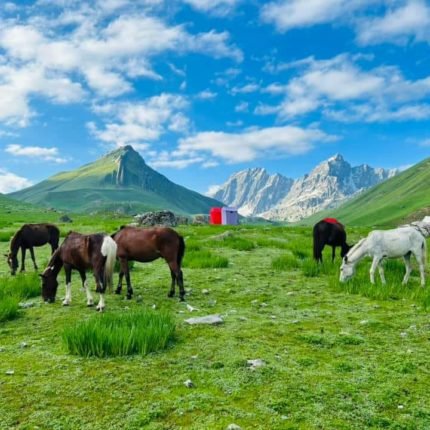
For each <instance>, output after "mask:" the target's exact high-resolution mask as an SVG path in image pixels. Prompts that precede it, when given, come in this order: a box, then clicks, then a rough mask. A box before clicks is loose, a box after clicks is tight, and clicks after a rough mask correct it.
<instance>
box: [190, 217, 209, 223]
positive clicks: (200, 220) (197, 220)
mask: <svg viewBox="0 0 430 430" xmlns="http://www.w3.org/2000/svg"><path fill="white" fill-rule="evenodd" d="M192 224H193V225H205V224H209V216H208V215H194V216H193V219H192Z"/></svg>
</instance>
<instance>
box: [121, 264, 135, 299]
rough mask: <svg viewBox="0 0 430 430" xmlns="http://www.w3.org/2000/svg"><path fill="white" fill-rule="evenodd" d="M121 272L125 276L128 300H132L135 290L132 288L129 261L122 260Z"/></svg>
mask: <svg viewBox="0 0 430 430" xmlns="http://www.w3.org/2000/svg"><path fill="white" fill-rule="evenodd" d="M121 272H123V274H124V275H125V282H126V283H127V296H126V298H127V300H130V299H131V298H132V297H133V288H132V286H131V280H130V269H129V267H128V260H126V259H122V260H121Z"/></svg>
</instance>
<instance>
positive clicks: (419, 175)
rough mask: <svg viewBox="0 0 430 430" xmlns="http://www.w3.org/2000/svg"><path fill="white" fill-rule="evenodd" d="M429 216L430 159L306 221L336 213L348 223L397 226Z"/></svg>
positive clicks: (309, 222) (309, 221)
mask: <svg viewBox="0 0 430 430" xmlns="http://www.w3.org/2000/svg"><path fill="white" fill-rule="evenodd" d="M425 215H430V158H427V159H426V160H424V161H422V162H421V163H419V164H417V165H415V166H413V167H411V168H409V169H407V170H405V171H404V172H402V173H400V174H399V175H397V176H394V177H393V178H391V179H388V180H387V181H385V182H383V183H382V184H379V185H377V186H376V187H373V188H371V189H370V190H368V191H366V192H364V193H362V194H360V195H358V196H357V197H356V198H354V199H352V200H350V201H348V202H347V203H345V204H344V205H342V206H341V207H339V208H337V209H334V210H331V211H324V212H320V213H318V214H315V215H313V216H312V217H310V218H307V219H306V224H312V223H314V222H317V221H318V220H320V219H322V218H324V217H325V216H333V217H336V218H338V219H339V220H340V221H342V222H343V223H345V224H348V225H357V226H358V225H367V226H396V225H399V224H402V223H405V222H409V221H412V220H416V219H421V218H423V217H424V216H425Z"/></svg>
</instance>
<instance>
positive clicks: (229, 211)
mask: <svg viewBox="0 0 430 430" xmlns="http://www.w3.org/2000/svg"><path fill="white" fill-rule="evenodd" d="M221 219H222V224H223V225H238V224H239V214H238V212H237V209H236V208H229V207H223V208H222V216H221Z"/></svg>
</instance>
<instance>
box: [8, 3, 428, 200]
mask: <svg viewBox="0 0 430 430" xmlns="http://www.w3.org/2000/svg"><path fill="white" fill-rule="evenodd" d="M0 20H1V22H0V24H1V25H0V154H1V156H0V192H4V193H5V192H9V191H13V190H16V189H19V188H22V187H24V186H28V185H30V184H31V183H35V182H37V181H40V180H42V179H44V178H46V177H47V176H49V175H52V174H54V173H56V172H59V171H63V170H70V169H73V168H76V167H78V166H80V165H82V164H84V163H87V162H89V161H92V160H94V159H95V158H97V157H99V156H101V155H103V154H105V153H107V152H108V151H110V150H112V149H114V148H116V147H118V146H121V145H125V144H131V145H133V146H134V147H135V148H136V149H138V150H139V152H140V153H141V154H142V156H143V157H144V159H145V160H146V162H147V163H148V164H149V165H151V166H152V167H154V168H155V169H157V170H159V171H160V172H162V173H163V174H165V175H166V176H167V177H169V178H170V179H172V180H173V181H175V182H177V183H179V184H182V185H185V186H187V187H189V188H192V189H195V190H197V191H200V192H205V191H206V190H208V189H209V187H211V186H213V185H216V184H219V183H222V182H224V181H225V180H226V179H227V177H228V176H229V175H230V174H231V173H233V172H236V171H238V170H241V169H244V168H247V167H257V166H258V167H265V168H266V169H267V170H268V171H270V172H279V173H282V174H284V175H286V176H289V177H293V178H294V177H298V176H301V175H303V174H304V173H306V172H308V171H309V170H310V169H311V168H313V167H314V166H315V165H316V164H317V163H318V162H320V161H322V160H324V159H326V158H328V157H330V156H331V155H333V154H334V153H338V152H339V153H342V154H343V155H344V156H345V158H346V159H347V160H348V161H350V162H351V163H352V164H360V163H369V164H371V165H373V166H375V167H401V166H407V165H410V164H413V163H416V162H418V161H420V160H421V159H423V158H425V157H427V156H429V153H430V128H429V119H430V49H429V44H430V3H429V2H427V1H425V0H306V1H305V0H274V1H264V2H263V1H257V0H255V1H254V0H248V1H245V0H94V1H92V2H88V1H82V0H38V1H19V2H2V3H1V4H0Z"/></svg>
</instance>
